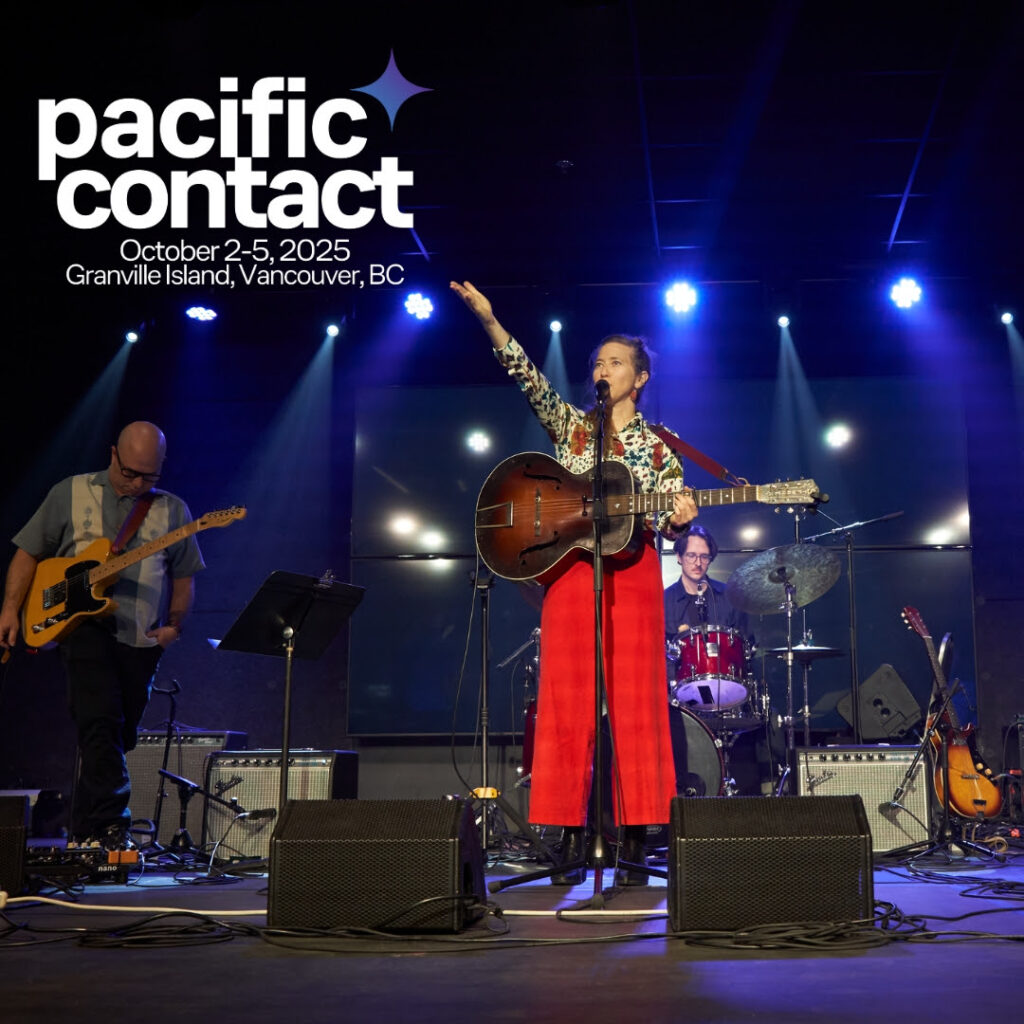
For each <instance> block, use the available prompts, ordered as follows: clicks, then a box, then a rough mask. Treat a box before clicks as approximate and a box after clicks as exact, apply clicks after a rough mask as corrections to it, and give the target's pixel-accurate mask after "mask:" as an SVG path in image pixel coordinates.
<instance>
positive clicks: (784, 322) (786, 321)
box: [775, 316, 789, 327]
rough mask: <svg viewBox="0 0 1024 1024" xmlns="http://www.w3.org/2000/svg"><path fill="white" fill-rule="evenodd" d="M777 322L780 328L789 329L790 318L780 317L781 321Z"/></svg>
mask: <svg viewBox="0 0 1024 1024" xmlns="http://www.w3.org/2000/svg"><path fill="white" fill-rule="evenodd" d="M775 322H776V323H777V324H778V325H779V326H780V327H788V326H789V317H788V316H780V317H779V319H778V320H776V321H775Z"/></svg>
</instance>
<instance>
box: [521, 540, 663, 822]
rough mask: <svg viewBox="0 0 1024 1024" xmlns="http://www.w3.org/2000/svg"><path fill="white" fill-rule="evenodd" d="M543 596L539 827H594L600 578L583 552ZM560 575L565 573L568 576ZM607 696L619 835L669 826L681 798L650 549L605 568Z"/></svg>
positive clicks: (536, 765) (533, 784)
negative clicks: (626, 829)
mask: <svg viewBox="0 0 1024 1024" xmlns="http://www.w3.org/2000/svg"><path fill="white" fill-rule="evenodd" d="M566 561H567V562H568V563H569V564H568V566H567V567H566V568H565V569H564V571H562V572H561V575H559V576H558V578H557V579H556V580H554V582H552V583H550V584H549V585H548V587H547V590H546V592H545V595H544V605H543V608H542V610H541V653H540V684H539V689H538V695H537V724H536V734H535V744H534V755H533V766H532V775H531V780H530V821H531V822H533V823H535V824H545V825H568V826H577V825H583V824H585V823H586V819H587V802H588V799H589V796H590V782H591V776H592V774H593V761H594V738H595V737H594V726H595V720H594V693H595V687H594V652H595V640H594V568H593V562H592V561H591V559H590V558H589V557H588V556H587V555H585V554H584V553H582V552H573V554H571V555H570V556H568V558H567V559H566ZM559 568H560V569H561V568H562V567H561V565H560V566H559ZM604 570H605V571H604V594H603V615H602V622H603V626H602V629H603V632H604V663H605V686H606V690H607V700H608V710H609V717H610V724H611V734H612V745H613V748H614V762H613V775H612V792H613V794H614V797H615V815H616V821H617V823H618V824H620V825H646V824H662V823H665V822H667V821H668V818H669V805H670V803H671V801H672V798H673V797H674V796H675V795H676V780H675V765H674V762H673V759H672V741H671V737H670V734H669V718H668V692H667V688H666V682H665V611H664V598H663V589H662V580H661V567H660V565H659V562H658V555H657V553H656V551H655V550H654V546H653V544H651V543H648V542H645V543H644V544H643V546H642V548H641V550H640V551H639V552H638V553H636V554H635V555H631V556H630V557H629V558H628V559H625V560H622V559H618V558H616V559H611V558H606V559H605V560H604Z"/></svg>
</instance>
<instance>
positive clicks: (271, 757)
mask: <svg viewBox="0 0 1024 1024" xmlns="http://www.w3.org/2000/svg"><path fill="white" fill-rule="evenodd" d="M288 755H289V756H288V799H289V800H354V799H355V798H356V797H357V796H358V795H359V793H358V785H359V755H358V753H356V752H355V751H352V750H289V751H288ZM205 788H206V792H207V793H208V794H209V795H210V796H211V797H219V798H220V799H221V800H228V801H231V800H234V801H236V802H237V803H238V805H239V806H240V807H242V808H244V809H245V810H246V811H249V812H250V813H251V812H252V811H266V810H273V811H274V812H275V814H273V815H266V816H261V817H253V818H243V819H241V820H238V815H237V811H234V810H232V809H231V808H230V807H225V806H224V805H223V804H220V803H217V802H216V801H214V800H210V799H207V800H206V817H205V819H204V822H203V833H202V835H203V843H204V849H207V850H208V852H212V849H213V846H214V845H217V847H218V848H217V853H216V859H217V860H224V861H229V860H236V859H241V860H249V859H253V858H256V859H259V860H266V859H267V857H268V856H270V836H271V834H272V833H273V831H274V824H275V820H276V817H277V813H279V812H280V810H281V808H280V807H279V806H278V804H279V802H280V797H281V751H280V750H248V751H244V752H240V753H230V752H228V751H224V752H221V753H215V754H213V755H211V757H210V758H209V760H208V762H207V773H206V786H205Z"/></svg>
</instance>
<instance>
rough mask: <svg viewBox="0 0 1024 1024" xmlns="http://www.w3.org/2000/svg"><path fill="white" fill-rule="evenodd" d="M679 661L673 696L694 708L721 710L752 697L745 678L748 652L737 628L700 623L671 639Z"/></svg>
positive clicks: (686, 705) (677, 701) (682, 705)
mask: <svg viewBox="0 0 1024 1024" xmlns="http://www.w3.org/2000/svg"><path fill="white" fill-rule="evenodd" d="M671 647H677V648H678V651H679V660H678V664H677V666H676V678H675V683H674V685H673V687H672V697H673V698H674V700H675V702H676V703H677V704H678V705H679V706H680V707H681V708H687V709H689V710H691V711H722V710H723V709H724V708H731V707H736V706H737V705H740V704H743V703H744V702H745V701H746V700H747V699H748V697H749V692H748V689H747V683H746V681H745V679H744V671H743V670H744V663H745V661H746V651H745V648H744V643H743V637H742V636H740V633H739V631H738V630H736V629H726V628H723V627H721V626H697V627H695V628H693V629H689V630H687V631H686V632H685V633H681V634H680V635H679V636H678V637H676V638H674V639H673V640H672V641H671Z"/></svg>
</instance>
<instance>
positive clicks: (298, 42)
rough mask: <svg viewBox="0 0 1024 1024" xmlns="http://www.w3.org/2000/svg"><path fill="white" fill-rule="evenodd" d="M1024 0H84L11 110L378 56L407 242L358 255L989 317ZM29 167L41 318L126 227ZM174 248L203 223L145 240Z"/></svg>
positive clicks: (367, 65) (1008, 192)
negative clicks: (735, 285)
mask: <svg viewBox="0 0 1024 1024" xmlns="http://www.w3.org/2000/svg"><path fill="white" fill-rule="evenodd" d="M1022 11H1024V5H1022V4H1021V3H1019V2H984V3H982V2H971V3H949V4H935V3H930V4H920V3H899V2H890V3H872V2H868V3H857V4H847V3H837V2H804V3H800V2H778V3H770V2H757V0H750V2H742V3H738V2H732V3H716V4H710V3H685V2H678V3H667V2H651V0H618V2H614V0H612V2H606V3H593V2H590V3H588V2H569V0H562V2H557V0H552V2H548V3H544V4H533V3H524V4H508V5H505V4H482V3H480V4H470V3H444V2H441V3H412V4H408V3H407V4H388V3H379V4H372V5H371V4H368V3H367V4H363V3H359V4H346V3H333V4H314V3H308V4H302V3H296V4H259V3H254V4H202V3H193V4H185V5H175V6H174V7H170V6H168V5H159V6H158V7H157V8H155V9H147V10H140V9H139V8H138V7H136V6H134V5H132V6H129V5H127V4H106V5H104V4H98V5H91V6H90V7H89V8H88V9H86V10H77V11H76V12H74V13H72V14H70V15H68V16H67V19H69V20H67V19H66V20H63V21H61V22H59V23H55V22H54V19H53V17H52V14H51V13H50V12H49V10H48V9H38V10H36V11H35V12H30V13H29V14H28V18H29V25H30V27H29V28H28V29H27V32H28V33H30V34H29V35H26V36H25V37H23V38H24V39H30V40H32V49H33V52H34V57H35V59H34V62H33V64H32V67H31V68H30V69H29V70H27V71H26V72H25V73H24V77H23V82H24V83H25V85H24V95H25V98H26V100H27V102H26V103H25V104H24V105H23V106H21V107H20V108H19V111H20V115H21V116H24V117H26V119H31V118H34V116H35V113H34V110H35V107H34V105H35V101H36V99H38V98H40V97H44V96H51V97H57V96H85V97H86V98H88V99H89V100H90V102H92V103H94V104H101V103H104V102H106V101H109V100H110V99H113V98H117V97H120V96H125V95H138V96H142V97H143V98H145V99H147V100H148V101H149V102H151V103H152V104H153V105H154V106H157V105H158V104H159V103H160V102H161V100H170V99H171V98H175V97H179V96H189V95H198V96H202V97H206V98H210V99H214V98H215V97H216V94H217V77H218V76H219V75H224V74H238V75H241V76H246V75H252V76H261V75H281V74H296V75H303V76H305V77H306V78H307V80H308V83H309V84H308V89H307V91H308V93H309V94H310V96H314V95H318V96H320V97H326V96H337V95H346V94H349V95H355V96H360V97H363V96H364V94H359V93H349V92H348V90H351V89H354V88H356V87H359V86H365V85H367V84H369V83H370V82H372V81H374V80H375V79H376V78H377V77H379V75H380V74H381V73H382V72H383V69H384V67H385V65H386V63H387V60H388V55H389V51H393V52H394V54H395V58H396V62H397V65H398V67H399V69H400V70H401V72H402V73H403V75H404V76H405V78H406V79H408V80H409V81H411V82H413V83H415V84H416V85H418V86H422V87H425V88H427V89H429V90H430V91H428V92H423V93H420V94H418V95H416V96H414V97H412V98H411V99H409V100H408V101H407V102H406V104H405V105H404V106H403V107H402V108H401V110H400V111H399V113H398V115H397V118H396V120H395V124H394V129H393V133H391V134H389V133H388V131H387V126H386V120H385V119H384V115H383V112H382V111H381V110H379V109H376V108H375V107H374V106H373V104H372V102H370V103H369V105H370V107H373V116H374V117H377V118H378V122H377V125H376V128H375V132H376V137H377V138H378V139H382V140H384V141H382V142H381V143H380V145H379V147H378V151H379V152H387V153H389V154H391V155H395V156H397V157H398V158H399V160H400V162H401V164H402V166H403V167H409V168H411V169H413V170H414V172H415V186H414V187H413V188H412V189H409V190H407V193H406V196H407V198H406V199H405V200H404V202H405V205H406V206H407V208H408V209H410V210H412V211H414V214H415V230H414V231H412V232H409V231H406V230H395V229H388V230H387V231H380V230H378V229H376V228H375V227H371V228H367V229H364V230H363V231H362V232H361V233H360V237H359V239H358V249H359V250H360V252H361V255H362V258H364V259H365V258H374V259H377V258H381V257H382V256H386V257H388V258H394V259H400V260H401V261H402V262H403V264H404V265H405V266H406V269H407V271H409V272H410V275H415V274H420V273H422V274H423V275H424V278H425V279H433V280H434V283H435V284H437V283H443V282H444V281H446V280H447V279H448V278H449V277H450V276H459V277H470V278H473V279H475V280H477V281H479V282H480V283H481V284H482V285H488V286H489V287H493V288H502V287H524V286H525V287H528V288H535V289H541V290H546V289H558V288H562V287H579V286H585V285H611V286H620V285H628V284H634V283H638V282H643V283H656V282H660V281H662V280H665V279H666V278H668V277H669V276H671V275H675V274H684V273H685V274H686V275H689V276H691V277H692V278H694V279H695V280H697V281H703V282H706V283H709V282H745V283H747V284H750V285H752V286H756V287H757V288H759V289H760V290H761V292H762V294H763V295H764V297H765V300H766V301H769V302H771V301H775V300H778V302H779V303H786V302H789V303H791V302H792V301H794V296H797V295H800V294H802V295H803V296H804V298H806V295H807V293H808V291H810V290H813V289H815V288H819V287H821V288H827V287H829V284H828V283H830V282H831V283H834V282H836V281H840V282H842V281H854V282H858V286H860V283H866V284H868V285H871V286H874V285H876V284H878V283H879V282H881V281H883V280H884V279H885V278H887V277H888V276H889V275H890V274H891V273H894V272H895V271H897V270H903V269H906V268H909V269H911V270H913V271H914V272H916V273H918V274H921V275H923V276H924V277H926V278H931V279H936V278H947V279H949V278H954V279H958V280H960V281H961V282H965V281H966V282H970V283H971V286H972V287H973V288H976V290H977V297H979V298H980V301H982V302H992V303H997V302H1013V301H1014V300H1016V301H1019V296H1020V286H1021V282H1022V280H1024V274H1022V271H1021V261H1020V257H1019V252H1020V245H1019V234H1020V228H1021V226H1022V218H1021V204H1020V198H1019V192H1020V183H1021V181H1022V180H1024V161H1022V148H1024V147H1022V142H1021V133H1020V111H1021V109H1022V106H1021V101H1022V99H1024V95H1022V89H1021V68H1022V56H1024V45H1022V23H1024V17H1022ZM33 22H34V24H33ZM15 43H17V40H15ZM367 102H369V101H367ZM24 127H25V129H26V132H28V134H27V135H25V136H24V137H26V138H28V137H34V125H31V124H26V125H25V126H24ZM29 153H30V150H29V148H28V147H26V148H25V158H24V160H23V161H21V163H20V164H19V165H18V168H19V171H20V172H21V175H22V179H23V180H22V185H23V187H24V188H25V191H24V192H23V193H22V194H23V195H26V196H28V197H30V198H29V201H28V202H26V203H25V204H23V205H20V209H19V210H16V211H14V215H15V216H17V214H18V213H19V212H21V213H24V214H25V215H26V216H27V218H28V223H26V224H25V225H24V232H25V234H24V249H23V252H24V253H25V255H26V259H25V260H24V261H23V263H22V268H21V269H22V272H23V274H24V275H25V277H24V280H25V283H26V285H27V287H28V288H29V289H31V291H32V292H33V293H35V294H36V295H37V297H38V298H40V299H41V301H43V302H45V303H47V304H50V303H52V288H48V287H47V285H48V284H50V283H52V282H53V280H54V275H55V271H57V272H59V269H60V267H62V266H63V264H64V263H65V262H66V260H67V256H68V254H69V253H74V254H76V258H81V257H80V255H79V254H80V253H81V252H82V251H83V250H84V247H86V246H93V245H95V246H96V247H97V251H102V250H103V248H104V247H106V252H107V256H108V258H107V262H108V263H109V262H110V253H111V249H112V247H113V246H116V240H117V239H118V238H120V237H121V236H123V234H124V230H123V229H116V230H115V229H106V228H105V229H102V230H98V231H96V232H91V233H90V232H87V233H82V232H78V233H75V232H70V231H69V230H67V229H64V228H63V227H62V226H60V225H59V224H58V222H57V218H56V216H55V213H54V210H53V184H52V183H50V182H45V183H38V182H36V181H35V180H34V162H33V160H32V159H30V156H29ZM312 233H313V234H315V233H316V232H312ZM320 233H321V234H323V233H324V232H323V231H321V232H320ZM326 233H328V234H331V233H335V234H336V233H337V232H334V231H333V230H328V231H327V232H326ZM83 234H85V235H88V236H89V237H83ZM153 234H154V235H159V234H161V233H160V232H153ZM175 234H179V235H181V234H184V235H186V236H192V235H194V234H195V235H197V236H198V232H192V231H189V232H177V233H175V232H163V233H162V236H164V237H168V236H173V235H175ZM65 290H66V289H65ZM74 301H76V302H78V301H84V299H83V298H82V296H81V295H80V294H77V295H75V296H74Z"/></svg>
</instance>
